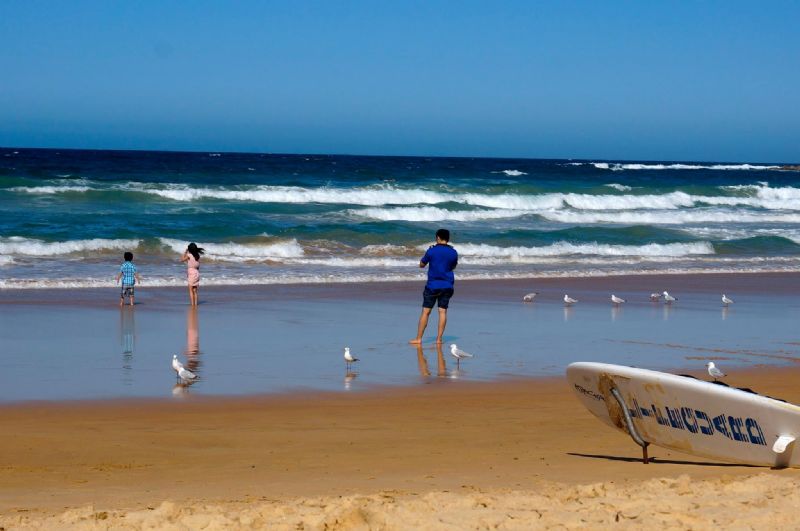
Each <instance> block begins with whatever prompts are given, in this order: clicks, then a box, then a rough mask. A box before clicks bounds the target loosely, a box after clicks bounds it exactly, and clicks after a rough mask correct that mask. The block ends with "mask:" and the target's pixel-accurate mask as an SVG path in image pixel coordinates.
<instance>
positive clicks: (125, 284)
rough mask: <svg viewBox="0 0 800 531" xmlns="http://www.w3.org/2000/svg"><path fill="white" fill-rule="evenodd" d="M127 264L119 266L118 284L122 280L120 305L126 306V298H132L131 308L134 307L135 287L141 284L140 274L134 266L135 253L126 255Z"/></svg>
mask: <svg viewBox="0 0 800 531" xmlns="http://www.w3.org/2000/svg"><path fill="white" fill-rule="evenodd" d="M124 258H125V262H124V263H123V264H122V265H121V266H119V273H117V282H119V279H122V289H121V290H120V292H119V305H120V306H122V305H123V304H125V297H126V296H128V297H130V300H131V306H133V285H134V284H136V283H137V282H141V281H142V279H141V278H139V273H137V272H136V266H135V265H133V253H131V252H126V253H125V255H124Z"/></svg>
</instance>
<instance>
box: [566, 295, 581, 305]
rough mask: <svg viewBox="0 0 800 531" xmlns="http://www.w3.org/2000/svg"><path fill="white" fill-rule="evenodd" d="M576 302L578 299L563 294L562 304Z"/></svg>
mask: <svg viewBox="0 0 800 531" xmlns="http://www.w3.org/2000/svg"><path fill="white" fill-rule="evenodd" d="M576 302H578V299H573V298H572V297H570V296H569V295H567V294H566V293H565V294H564V304H566V305H567V306H571V305H573V304H575V303H576Z"/></svg>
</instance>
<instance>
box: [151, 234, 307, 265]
mask: <svg viewBox="0 0 800 531" xmlns="http://www.w3.org/2000/svg"><path fill="white" fill-rule="evenodd" d="M159 240H160V241H161V243H162V244H163V245H165V246H166V247H168V248H170V249H172V250H173V251H174V252H175V253H176V254H182V253H183V252H184V251H185V250H186V245H187V244H186V242H185V241H182V240H174V239H170V238H159ZM202 247H203V249H204V250H205V255H203V258H205V259H208V260H215V261H220V262H260V261H270V260H281V259H285V258H297V257H301V256H303V254H304V251H303V248H302V247H301V246H300V244H299V243H298V242H297V240H295V239H292V240H284V241H276V242H269V243H247V244H241V243H234V242H227V243H208V244H203V245H202Z"/></svg>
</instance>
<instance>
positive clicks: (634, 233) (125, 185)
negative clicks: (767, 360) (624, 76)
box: [0, 148, 800, 288]
mask: <svg viewBox="0 0 800 531" xmlns="http://www.w3.org/2000/svg"><path fill="white" fill-rule="evenodd" d="M439 227H446V228H449V229H450V231H451V233H452V243H453V245H454V246H455V247H456V248H457V249H458V251H459V253H460V256H461V261H460V265H459V269H458V277H459V278H462V279H464V278H513V277H544V276H584V275H611V274H621V273H639V274H647V273H664V272H711V271H717V272H719V271H733V272H735V271H798V270H800V172H797V171H787V170H783V169H781V167H780V165H777V164H775V165H773V164H763V163H751V164H742V163H724V162H720V163H708V162H704V163H695V162H665V161H660V162H658V161H656V162H653V161H649V162H641V161H601V160H531V159H486V158H481V159H472V158H427V157H363V156H320V155H273V154H240V153H175V152H145V151H86V150H44V149H22V148H0V288H25V287H29V288H44V287H48V288H59V287H91V286H109V285H113V278H114V276H115V275H116V273H117V271H118V267H119V264H120V263H121V262H122V253H123V252H124V251H127V250H130V251H132V252H133V253H134V254H135V262H136V264H137V267H138V268H139V272H140V273H141V275H142V276H143V279H144V281H145V283H146V284H147V285H150V286H153V285H182V284H184V282H185V280H184V279H185V267H184V266H183V265H182V264H180V263H179V257H180V255H181V253H182V251H183V250H184V249H185V247H186V245H187V243H188V242H190V241H194V242H197V243H198V244H199V245H200V246H202V247H204V248H205V249H206V255H205V257H204V258H203V261H202V267H201V273H202V277H203V283H204V284H205V285H211V284H216V285H225V284H267V283H294V282H383V281H387V280H408V279H419V278H421V275H423V274H424V273H423V272H421V271H419V269H418V268H417V263H418V259H419V257H420V256H421V255H422V254H423V252H424V250H425V248H426V247H427V246H428V245H430V244H431V242H432V239H433V233H434V232H435V230H436V229H437V228H439Z"/></svg>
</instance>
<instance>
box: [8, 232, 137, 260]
mask: <svg viewBox="0 0 800 531" xmlns="http://www.w3.org/2000/svg"><path fill="white" fill-rule="evenodd" d="M138 245H139V240H107V239H103V238H94V239H91V240H68V241H63V242H46V241H43V240H35V239H30V238H23V237H20V236H11V237H8V238H3V237H0V254H3V255H15V256H56V255H65V254H73V253H85V252H90V251H91V252H97V251H111V250H126V251H128V250H132V249H135V248H136V247H138Z"/></svg>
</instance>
